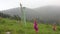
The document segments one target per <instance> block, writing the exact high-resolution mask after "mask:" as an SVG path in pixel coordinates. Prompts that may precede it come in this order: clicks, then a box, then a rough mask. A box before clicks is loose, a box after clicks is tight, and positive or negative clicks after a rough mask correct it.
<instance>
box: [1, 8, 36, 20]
mask: <svg viewBox="0 0 60 34" xmlns="http://www.w3.org/2000/svg"><path fill="white" fill-rule="evenodd" d="M23 11H24V12H25V13H26V18H27V19H29V20H31V19H32V18H34V17H36V16H37V14H36V13H37V12H36V11H35V10H33V9H29V8H26V7H23ZM2 12H3V13H5V14H10V15H11V16H13V15H18V16H20V17H21V8H20V7H17V8H13V9H9V10H4V11H2Z"/></svg>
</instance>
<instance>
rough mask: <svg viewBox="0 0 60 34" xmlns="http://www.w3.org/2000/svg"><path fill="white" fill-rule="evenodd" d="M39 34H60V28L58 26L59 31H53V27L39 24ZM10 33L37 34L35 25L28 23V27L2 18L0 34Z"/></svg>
mask: <svg viewBox="0 0 60 34" xmlns="http://www.w3.org/2000/svg"><path fill="white" fill-rule="evenodd" d="M38 27H39V33H38V34H60V26H57V30H56V31H53V30H52V25H46V24H40V23H39V24H38ZM7 31H10V32H11V34H36V32H35V30H34V28H33V23H32V22H27V24H26V25H24V23H21V21H19V22H18V21H17V20H11V19H8V18H0V34H6V33H5V32H7Z"/></svg>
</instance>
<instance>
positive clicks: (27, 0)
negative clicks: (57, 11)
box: [0, 0, 60, 10]
mask: <svg viewBox="0 0 60 34" xmlns="http://www.w3.org/2000/svg"><path fill="white" fill-rule="evenodd" d="M21 1H22V2H21ZM20 2H21V3H22V5H23V6H25V7H28V8H37V7H42V6H47V5H57V6H60V0H0V10H7V9H11V8H16V7H19V3H20Z"/></svg>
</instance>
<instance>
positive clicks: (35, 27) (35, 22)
mask: <svg viewBox="0 0 60 34" xmlns="http://www.w3.org/2000/svg"><path fill="white" fill-rule="evenodd" d="M34 29H35V31H36V34H38V24H37V21H36V19H35V20H34Z"/></svg>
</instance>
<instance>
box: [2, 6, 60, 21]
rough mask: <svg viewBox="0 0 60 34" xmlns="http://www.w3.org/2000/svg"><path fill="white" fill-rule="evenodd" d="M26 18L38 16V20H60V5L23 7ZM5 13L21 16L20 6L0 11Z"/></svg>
mask: <svg viewBox="0 0 60 34" xmlns="http://www.w3.org/2000/svg"><path fill="white" fill-rule="evenodd" d="M23 10H24V11H25V13H26V18H27V19H32V18H35V17H37V18H39V19H40V20H60V6H44V7H38V8H35V9H30V8H27V7H23ZM2 12H3V13H5V14H10V15H19V16H21V8H19V7H17V8H13V9H9V10H4V11H2Z"/></svg>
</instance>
